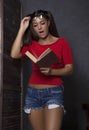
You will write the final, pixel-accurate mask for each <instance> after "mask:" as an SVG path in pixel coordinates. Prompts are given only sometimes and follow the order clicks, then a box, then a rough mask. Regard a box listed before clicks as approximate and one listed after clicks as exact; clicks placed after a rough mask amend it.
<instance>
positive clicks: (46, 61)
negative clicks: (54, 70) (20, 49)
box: [25, 48, 58, 67]
mask: <svg viewBox="0 0 89 130" xmlns="http://www.w3.org/2000/svg"><path fill="white" fill-rule="evenodd" d="M25 54H26V55H27V56H28V57H29V58H30V59H31V60H32V61H33V62H34V63H36V64H37V65H38V66H39V67H50V65H52V64H54V63H57V61H58V57H57V56H56V54H55V53H54V52H53V51H52V50H51V49H50V48H48V49H46V50H45V51H44V52H43V53H42V54H41V55H40V56H39V57H35V56H34V55H33V54H31V53H30V52H29V51H26V52H25Z"/></svg>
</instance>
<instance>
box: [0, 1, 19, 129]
mask: <svg viewBox="0 0 89 130" xmlns="http://www.w3.org/2000/svg"><path fill="white" fill-rule="evenodd" d="M2 7H3V14H2V15H3V42H2V43H0V44H2V45H3V48H2V53H3V60H2V61H1V63H3V64H2V65H3V67H2V68H3V73H2V76H3V83H2V91H3V93H2V117H0V118H2V128H1V129H2V130H20V129H21V61H20V60H13V59H12V58H11V57H10V51H11V46H12V43H13V40H14V38H15V37H16V33H17V30H18V27H19V22H20V16H21V5H20V1H18V0H15V1H12V0H9V1H7V0H3V5H2ZM1 63H0V65H1ZM0 107H1V106H0Z"/></svg>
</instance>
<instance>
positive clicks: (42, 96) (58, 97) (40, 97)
mask: <svg viewBox="0 0 89 130" xmlns="http://www.w3.org/2000/svg"><path fill="white" fill-rule="evenodd" d="M63 93H64V86H63V85H62V86H54V87H51V88H42V89H37V88H32V87H31V86H28V87H27V93H26V98H25V107H24V111H25V113H27V114H29V113H30V111H31V109H38V110H39V109H42V108H43V107H45V106H48V109H51V108H53V106H54V108H55V107H57V106H58V107H62V108H64V99H63Z"/></svg>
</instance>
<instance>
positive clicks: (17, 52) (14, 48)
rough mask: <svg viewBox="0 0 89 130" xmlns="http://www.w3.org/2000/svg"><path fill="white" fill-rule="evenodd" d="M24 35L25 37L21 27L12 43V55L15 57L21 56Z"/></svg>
mask: <svg viewBox="0 0 89 130" xmlns="http://www.w3.org/2000/svg"><path fill="white" fill-rule="evenodd" d="M22 37H23V32H22V30H21V29H20V30H19V31H18V34H17V37H16V39H15V41H14V43H13V45H12V49H11V57H13V58H20V57H21V53H20V51H21V44H22Z"/></svg>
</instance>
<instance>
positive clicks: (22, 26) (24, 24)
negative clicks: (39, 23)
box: [20, 16, 31, 33]
mask: <svg viewBox="0 0 89 130" xmlns="http://www.w3.org/2000/svg"><path fill="white" fill-rule="evenodd" d="M30 19H31V18H30V16H29V17H24V18H23V19H22V20H21V23H20V29H21V31H23V33H24V32H25V31H26V29H27V28H28V26H29V21H30Z"/></svg>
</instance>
